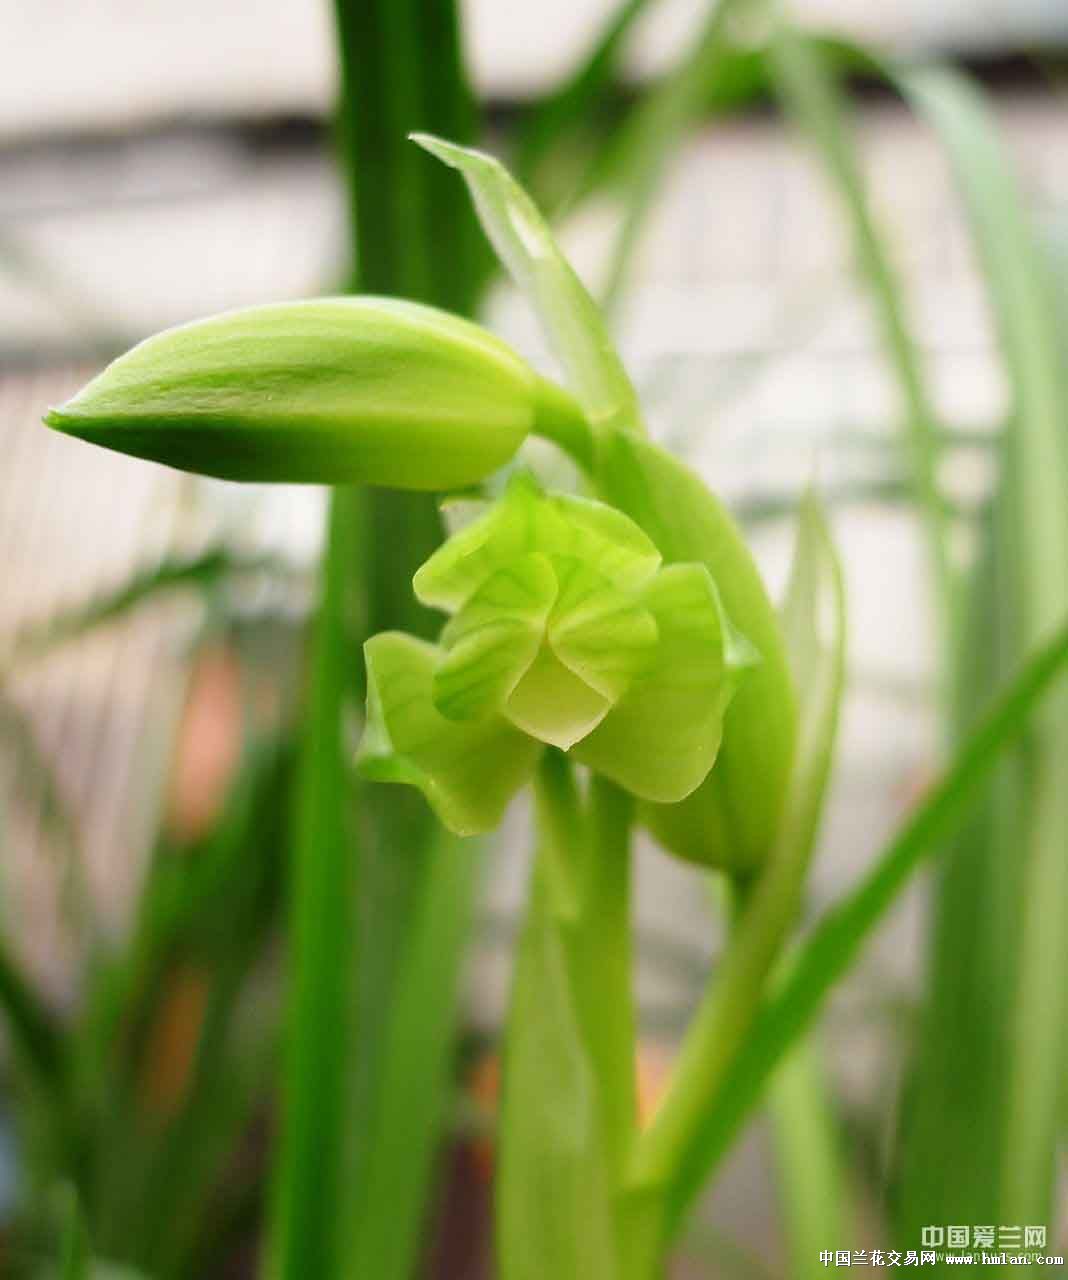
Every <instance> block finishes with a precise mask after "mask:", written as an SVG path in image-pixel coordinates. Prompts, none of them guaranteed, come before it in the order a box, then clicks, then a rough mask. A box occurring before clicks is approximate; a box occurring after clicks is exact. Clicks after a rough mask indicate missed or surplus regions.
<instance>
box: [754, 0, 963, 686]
mask: <svg viewBox="0 0 1068 1280" xmlns="http://www.w3.org/2000/svg"><path fill="white" fill-rule="evenodd" d="M766 56H767V61H768V67H769V69H770V72H771V75H772V79H773V82H774V85H775V90H776V92H777V94H778V95H779V97H780V98H781V100H782V102H783V104H784V106H785V107H786V109H787V111H788V112H789V113H790V115H791V116H792V117H793V118H794V120H795V121H796V122H797V124H798V126H799V127H800V129H801V130H802V132H803V134H804V136H805V138H806V140H807V141H808V143H809V145H810V146H811V147H812V149H813V151H814V152H815V154H816V156H817V157H818V159H819V160H820V162H821V164H822V166H823V169H824V171H825V173H826V175H827V178H828V180H829V182H830V183H831V185H832V187H833V189H834V191H835V194H836V195H837V197H838V199H839V201H840V202H841V204H842V208H843V210H844V212H845V215H846V217H847V219H848V222H849V226H850V229H851V232H852V238H853V245H854V249H855V253H856V260H857V265H858V269H859V271H860V274H861V277H862V279H863V280H864V282H865V284H866V285H867V288H868V290H869V292H870V293H871V297H872V301H873V303H874V305H875V308H876V314H877V316H878V319H879V323H880V327H881V330H882V337H883V343H884V346H885V349H886V354H887V357H888V359H889V361H890V365H891V368H892V370H893V371H894V374H895V376H896V379H897V383H898V387H899V390H900V395H901V402H902V409H903V418H904V421H903V433H904V441H905V445H906V448H907V450H908V457H909V462H910V469H911V479H912V484H913V488H914V492H915V495H916V500H917V503H918V506H919V510H920V514H921V518H922V520H923V525H924V533H925V537H926V542H927V551H928V557H929V561H930V564H931V571H932V576H933V579H934V583H935V587H936V590H937V593H938V594H937V597H936V606H937V608H938V609H939V611H940V622H941V640H942V650H943V655H944V658H945V661H946V662H947V663H951V662H952V656H953V653H952V645H953V632H954V627H955V610H956V579H955V576H954V573H953V569H952V565H951V562H950V555H949V536H948V521H947V516H946V510H945V504H944V503H943V501H942V499H941V496H940V492H939V487H938V479H937V472H938V463H939V458H940V456H941V451H940V446H939V440H938V432H937V422H938V419H937V415H936V413H935V409H934V403H933V400H932V397H931V394H930V391H929V389H928V386H927V379H926V375H925V373H924V370H923V366H922V362H921V360H920V355H919V352H918V350H917V348H916V345H915V343H914V342H913V340H912V338H911V336H910V333H909V326H908V320H907V316H906V307H905V295H904V290H903V288H902V285H901V282H900V279H899V277H898V273H897V270H896V268H895V266H894V263H893V260H892V258H891V254H890V251H889V248H888V245H887V243H886V240H885V237H884V236H883V234H882V232H881V231H880V229H879V227H878V225H877V223H876V220H875V217H874V214H873V213H872V210H871V206H870V202H869V199H868V194H867V190H866V186H865V181H864V176H863V168H862V166H861V161H860V156H859V153H858V150H857V144H856V140H855V138H854V137H853V133H852V129H851V124H850V118H849V111H848V108H847V105H846V103H845V101H844V100H843V98H842V96H841V93H840V90H839V88H838V85H837V83H836V79H835V73H834V69H833V67H832V66H831V65H830V62H829V59H828V51H827V50H826V49H824V48H821V46H820V44H819V42H818V41H816V40H815V39H814V38H813V37H811V36H808V35H806V34H803V33H802V32H800V31H798V30H797V29H796V28H795V27H793V26H792V25H791V24H790V22H789V21H785V20H777V21H776V24H775V28H774V31H773V34H772V38H771V40H770V41H769V44H768V48H767V55H766Z"/></svg>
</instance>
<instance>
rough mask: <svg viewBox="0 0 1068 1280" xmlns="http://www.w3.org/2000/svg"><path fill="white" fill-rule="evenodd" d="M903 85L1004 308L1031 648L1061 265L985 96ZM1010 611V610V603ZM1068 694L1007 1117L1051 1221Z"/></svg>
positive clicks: (1027, 908)
mask: <svg viewBox="0 0 1068 1280" xmlns="http://www.w3.org/2000/svg"><path fill="white" fill-rule="evenodd" d="M901 83H902V85H903V88H904V90H905V92H906V94H907V95H908V97H909V99H910V101H911V102H912V103H913V105H914V106H915V107H916V109H917V110H918V111H919V112H920V113H921V114H922V115H923V116H924V117H925V118H926V119H927V120H929V121H930V123H931V124H932V125H933V126H934V127H935V128H936V129H937V131H938V133H939V135H940V137H941V139H942V141H943V143H944V144H945V146H946V148H947V150H948V152H949V155H950V158H951V161H952V163H953V167H954V171H955V173H956V176H957V181H958V184H959V186H960V189H961V193H962V195H963V198H964V201H965V206H966V208H967V211H968V214H969V218H970V220H971V224H972V228H973V231H974V234H975V237H976V241H977V245H978V249H979V253H980V258H981V261H982V263H983V265H984V268H985V273H986V280H987V285H988V288H989V290H990V294H991V300H992V302H993V304H994V310H995V315H996V319H997V323H998V327H999V329H1000V332H1001V337H1002V345H1003V349H1004V352H1005V359H1006V363H1007V365H1008V371H1009V375H1010V378H1011V381H1012V388H1013V395H1014V400H1015V410H1016V412H1015V414H1014V417H1013V420H1012V425H1011V427H1010V430H1009V432H1008V435H1007V437H1006V475H1007V486H1008V488H1007V491H1008V493H1009V495H1010V497H1009V511H1010V514H1011V518H1012V520H1013V530H1012V535H1011V536H1012V539H1013V543H1014V545H1015V547H1016V548H1017V553H1018V555H1019V557H1020V580H1021V585H1022V591H1021V594H1020V598H1019V600H1018V601H1014V602H1012V603H1013V604H1016V606H1017V607H1018V608H1019V610H1020V616H1021V627H1020V633H1021V638H1022V648H1023V649H1024V651H1027V650H1029V649H1030V648H1032V647H1034V646H1036V645H1038V644H1040V643H1042V642H1043V641H1045V640H1046V639H1048V638H1049V636H1050V635H1051V634H1052V633H1053V632H1054V631H1055V629H1056V628H1057V627H1059V625H1060V622H1061V620H1062V619H1063V617H1064V616H1065V614H1066V613H1068V574H1066V573H1065V565H1066V564H1068V480H1066V477H1068V438H1066V436H1065V430H1064V424H1065V422H1066V420H1068V372H1066V368H1065V362H1064V355H1063V338H1064V335H1063V331H1062V330H1061V328H1060V325H1059V318H1060V317H1059V313H1058V309H1057V300H1056V296H1055V294H1054V291H1053V286H1052V275H1051V272H1050V270H1049V264H1048V262H1047V260H1046V258H1045V255H1044V254H1043V252H1042V249H1041V246H1040V244H1039V243H1038V240H1037V237H1036V233H1035V231H1034V230H1033V228H1032V226H1031V224H1030V220H1029V218H1028V215H1027V212H1026V209H1025V206H1024V201H1023V198H1022V195H1021V193H1020V190H1019V185H1018V182H1017V180H1016V178H1015V175H1014V173H1013V168H1012V165H1011V163H1010V161H1009V158H1008V156H1007V155H1006V154H1005V151H1004V148H1003V145H1002V143H1001V140H1000V137H999V134H998V131H997V128H996V124H995V122H994V120H993V118H992V116H991V115H990V113H989V111H988V109H987V108H986V106H985V104H984V102H983V99H982V96H981V94H980V93H979V92H978V91H977V90H976V89H975V88H974V87H973V86H972V85H971V84H970V83H969V81H968V80H967V79H966V78H965V77H963V76H961V75H958V74H956V73H954V72H951V71H943V70H938V69H925V70H919V71H914V72H909V73H907V74H905V75H904V76H902V77H901ZM1003 607H1005V606H1003ZM1066 761H1068V687H1065V686H1061V687H1060V688H1059V689H1058V690H1057V691H1056V692H1055V694H1054V696H1053V697H1052V698H1051V700H1050V702H1049V704H1048V706H1046V707H1045V708H1043V712H1042V713H1041V715H1040V716H1039V718H1038V724H1037V725H1036V732H1035V741H1034V743H1033V753H1032V757H1031V767H1030V777H1029V780H1028V792H1029V795H1028V804H1027V808H1026V817H1025V819H1024V821H1025V822H1026V825H1027V830H1026V833H1025V834H1024V842H1025V847H1026V851H1027V852H1026V856H1027V871H1026V876H1025V884H1024V891H1023V893H1024V903H1023V914H1022V917H1021V921H1020V929H1021V938H1022V942H1021V950H1020V968H1019V974H1018V978H1017V983H1018V986H1017V992H1016V999H1015V1008H1014V1012H1013V1027H1012V1029H1011V1031H1009V1030H1006V1034H1007V1035H1008V1036H1009V1040H1010V1043H1011V1045H1012V1053H1011V1062H1010V1065H1009V1068H1008V1070H1009V1079H1010V1087H1009V1098H1008V1106H1007V1111H1006V1115H1005V1118H1004V1123H1005V1166H1004V1177H1003V1188H1002V1212H1003V1213H1004V1214H1005V1215H1006V1220H1008V1221H1024V1220H1026V1221H1034V1222H1044V1221H1047V1220H1048V1218H1049V1212H1050V1207H1051V1194H1052V1187H1053V1180H1054V1157H1055V1151H1056V1145H1057V1133H1058V1121H1059V1119H1060V1117H1061V1115H1062V1110H1061V1109H1062V1106H1063V1090H1062V1084H1063V1078H1064V1073H1065V1064H1066V1062H1068V1057H1066V1054H1068V983H1066V982H1065V981H1064V979H1063V972H1064V962H1065V950H1064V945H1063V940H1064V937H1065V934H1066V932H1068V858H1065V856H1064V849H1065V840H1066V839H1068V769H1066Z"/></svg>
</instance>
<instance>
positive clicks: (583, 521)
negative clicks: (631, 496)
mask: <svg viewBox="0 0 1068 1280" xmlns="http://www.w3.org/2000/svg"><path fill="white" fill-rule="evenodd" d="M532 552H541V553H543V554H544V555H547V556H548V557H549V558H550V559H554V558H556V557H557V556H564V557H568V558H571V559H577V560H581V561H583V562H584V563H586V564H588V565H590V567H591V568H594V569H596V570H597V571H598V572H599V573H601V574H602V575H603V576H604V577H605V578H607V579H608V580H609V581H610V582H612V583H613V584H615V585H617V586H619V587H622V588H626V589H628V590H636V589H637V588H638V587H640V586H642V585H643V584H644V583H645V582H647V581H648V580H649V579H650V578H651V577H652V576H653V574H654V573H655V572H656V570H657V568H658V566H659V564H660V553H659V551H657V549H656V547H655V546H654V544H653V542H652V541H651V539H650V538H649V537H648V536H647V535H646V534H645V533H643V532H642V530H641V529H639V528H638V526H637V525H636V524H635V523H634V521H633V520H631V519H630V518H629V517H628V516H625V515H623V514H622V513H621V512H619V511H616V510H614V509H613V508H612V507H608V506H606V505H605V504H604V503H601V502H595V501H593V500H592V499H588V498H576V497H572V496H570V495H563V494H553V495H551V496H550V495H547V494H546V493H545V492H544V490H543V489H542V488H541V486H540V485H539V484H538V482H537V481H536V480H535V479H534V477H533V476H531V475H529V474H526V473H523V472H520V473H518V474H516V475H515V476H513V477H512V479H511V481H510V482H509V484H508V488H507V490H506V491H505V493H504V494H503V496H502V497H501V498H500V500H499V501H498V502H497V503H495V504H494V506H493V507H492V508H491V509H490V510H489V511H488V512H487V513H486V514H485V515H484V516H481V517H480V518H479V519H476V520H475V521H473V522H472V523H471V524H469V525H468V526H467V527H466V528H464V529H462V530H460V532H459V533H457V534H455V535H454V536H453V537H451V538H449V540H448V541H447V542H446V543H445V544H444V545H443V546H442V547H439V548H438V550H437V551H435V553H434V554H433V555H432V556H431V557H430V559H429V560H428V561H427V562H426V563H425V564H424V565H423V566H422V568H420V569H419V570H418V571H417V573H416V574H415V577H414V578H413V580H412V585H413V587H414V589H415V594H416V597H417V598H418V599H419V600H420V601H421V602H422V603H423V604H425V605H429V606H430V607H432V608H436V609H444V610H446V611H447V612H450V613H451V612H455V611H456V610H457V609H459V608H461V607H462V606H463V605H464V603H465V602H466V601H467V600H469V599H470V598H471V597H472V596H473V595H474V593H475V592H476V591H477V590H478V589H479V587H481V585H482V584H483V583H484V582H485V581H486V579H487V578H489V577H490V576H491V575H492V574H494V573H496V572H497V571H498V570H499V569H501V568H503V567H505V566H506V565H509V564H512V563H514V562H515V560H516V559H517V558H518V557H519V556H522V555H525V554H529V553H532Z"/></svg>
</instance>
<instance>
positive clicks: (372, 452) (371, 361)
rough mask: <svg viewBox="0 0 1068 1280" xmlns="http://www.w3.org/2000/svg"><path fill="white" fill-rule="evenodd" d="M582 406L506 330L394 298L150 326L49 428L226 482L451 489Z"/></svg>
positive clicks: (51, 418) (296, 305)
mask: <svg viewBox="0 0 1068 1280" xmlns="http://www.w3.org/2000/svg"><path fill="white" fill-rule="evenodd" d="M573 420H574V421H578V422H581V421H582V413H581V410H580V409H579V407H578V406H577V404H576V403H575V402H574V401H573V400H572V399H571V397H570V396H569V395H568V394H567V393H566V392H565V391H563V390H561V389H560V388H559V387H556V386H555V385H554V384H552V383H550V382H547V381H546V380H545V379H544V378H542V377H540V376H539V375H538V374H537V373H535V371H534V370H533V369H531V368H530V367H529V366H528V365H527V364H526V363H525V362H524V361H523V360H521V359H520V358H519V356H517V355H516V354H515V352H513V351H512V350H511V348H510V347H508V346H506V345H505V344H504V343H503V342H501V341H500V340H499V339H498V338H496V337H494V336H493V335H492V334H490V333H488V332H487V331H486V330H485V329H482V328H480V327H479V326H478V325H475V324H472V323H470V322H469V321H466V320H461V319H459V318H457V317H456V316H453V315H450V314H448V313H447V312H444V311H439V310H436V309H435V308H432V307H426V306H421V305H419V304H416V303H412V302H402V301H399V300H396V299H392V298H373V297H355V298H324V299H318V300H314V301H307V302H292V303H282V304H278V305H274V306H264V307H253V308H250V309H247V310H243V311H233V312H228V313H226V314H223V315H219V316H214V317H212V318H211V319H208V320H201V321H197V322H196V323H193V324H188V325H183V326H181V327H179V328H177V329H170V330H167V331H166V332H164V333H161V334H158V335H157V336H156V337H154V338H149V339H148V340H147V341H145V342H142V343H141V344H140V345H138V346H136V347H134V348H133V350H131V351H129V352H127V353H126V355H124V356H121V357H120V358H119V359H118V360H116V361H115V362H114V363H113V364H111V365H109V366H108V368H107V369H105V370H104V372H103V373H101V374H100V375H99V376H98V377H96V378H94V379H93V381H92V382H90V383H89V384H88V386H86V387H85V388H84V389H83V390H82V391H80V392H79V393H78V394H77V395H76V396H75V397H74V398H73V399H72V400H69V401H68V402H67V403H66V404H65V405H62V406H61V407H59V408H57V409H54V410H52V412H51V413H49V414H48V415H47V417H46V418H45V421H46V422H47V423H48V425H49V426H52V427H55V428H57V429H59V430H60V431H65V432H67V433H68V434H70V435H74V436H78V437H80V438H81V439H83V440H88V441H91V442H92V443H95V444H101V445H105V446H106V447H108V448H110V449H116V450H118V451H119V452H120V453H127V454H132V455H133V456H135V457H139V458H150V459H152V460H153V461H156V462H163V463H167V464H168V465H169V466H172V467H178V468H179V469H181V470H183V471H195V472H200V473H202V474H204V475H212V476H220V477H222V478H224V479H228V480H258V481H282V482H290V483H296V482H313V483H322V484H348V483H359V484H379V485H389V486H393V487H396V488H401V489H450V488H458V487H462V486H464V485H469V484H473V483H475V482H477V481H479V480H482V479H484V478H485V477H486V476H488V475H490V474H491V473H492V472H494V471H496V470H497V469H498V468H499V467H501V466H502V465H503V464H504V463H506V462H508V461H509V459H510V458H512V457H513V455H514V454H515V452H516V450H517V449H518V448H519V446H520V445H521V444H522V443H523V440H524V439H525V438H526V436H527V435H528V433H529V432H531V431H533V430H545V431H547V432H548V433H549V434H552V433H553V432H554V431H555V430H560V429H564V428H565V427H566V425H567V424H568V423H570V422H572V421H573Z"/></svg>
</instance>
